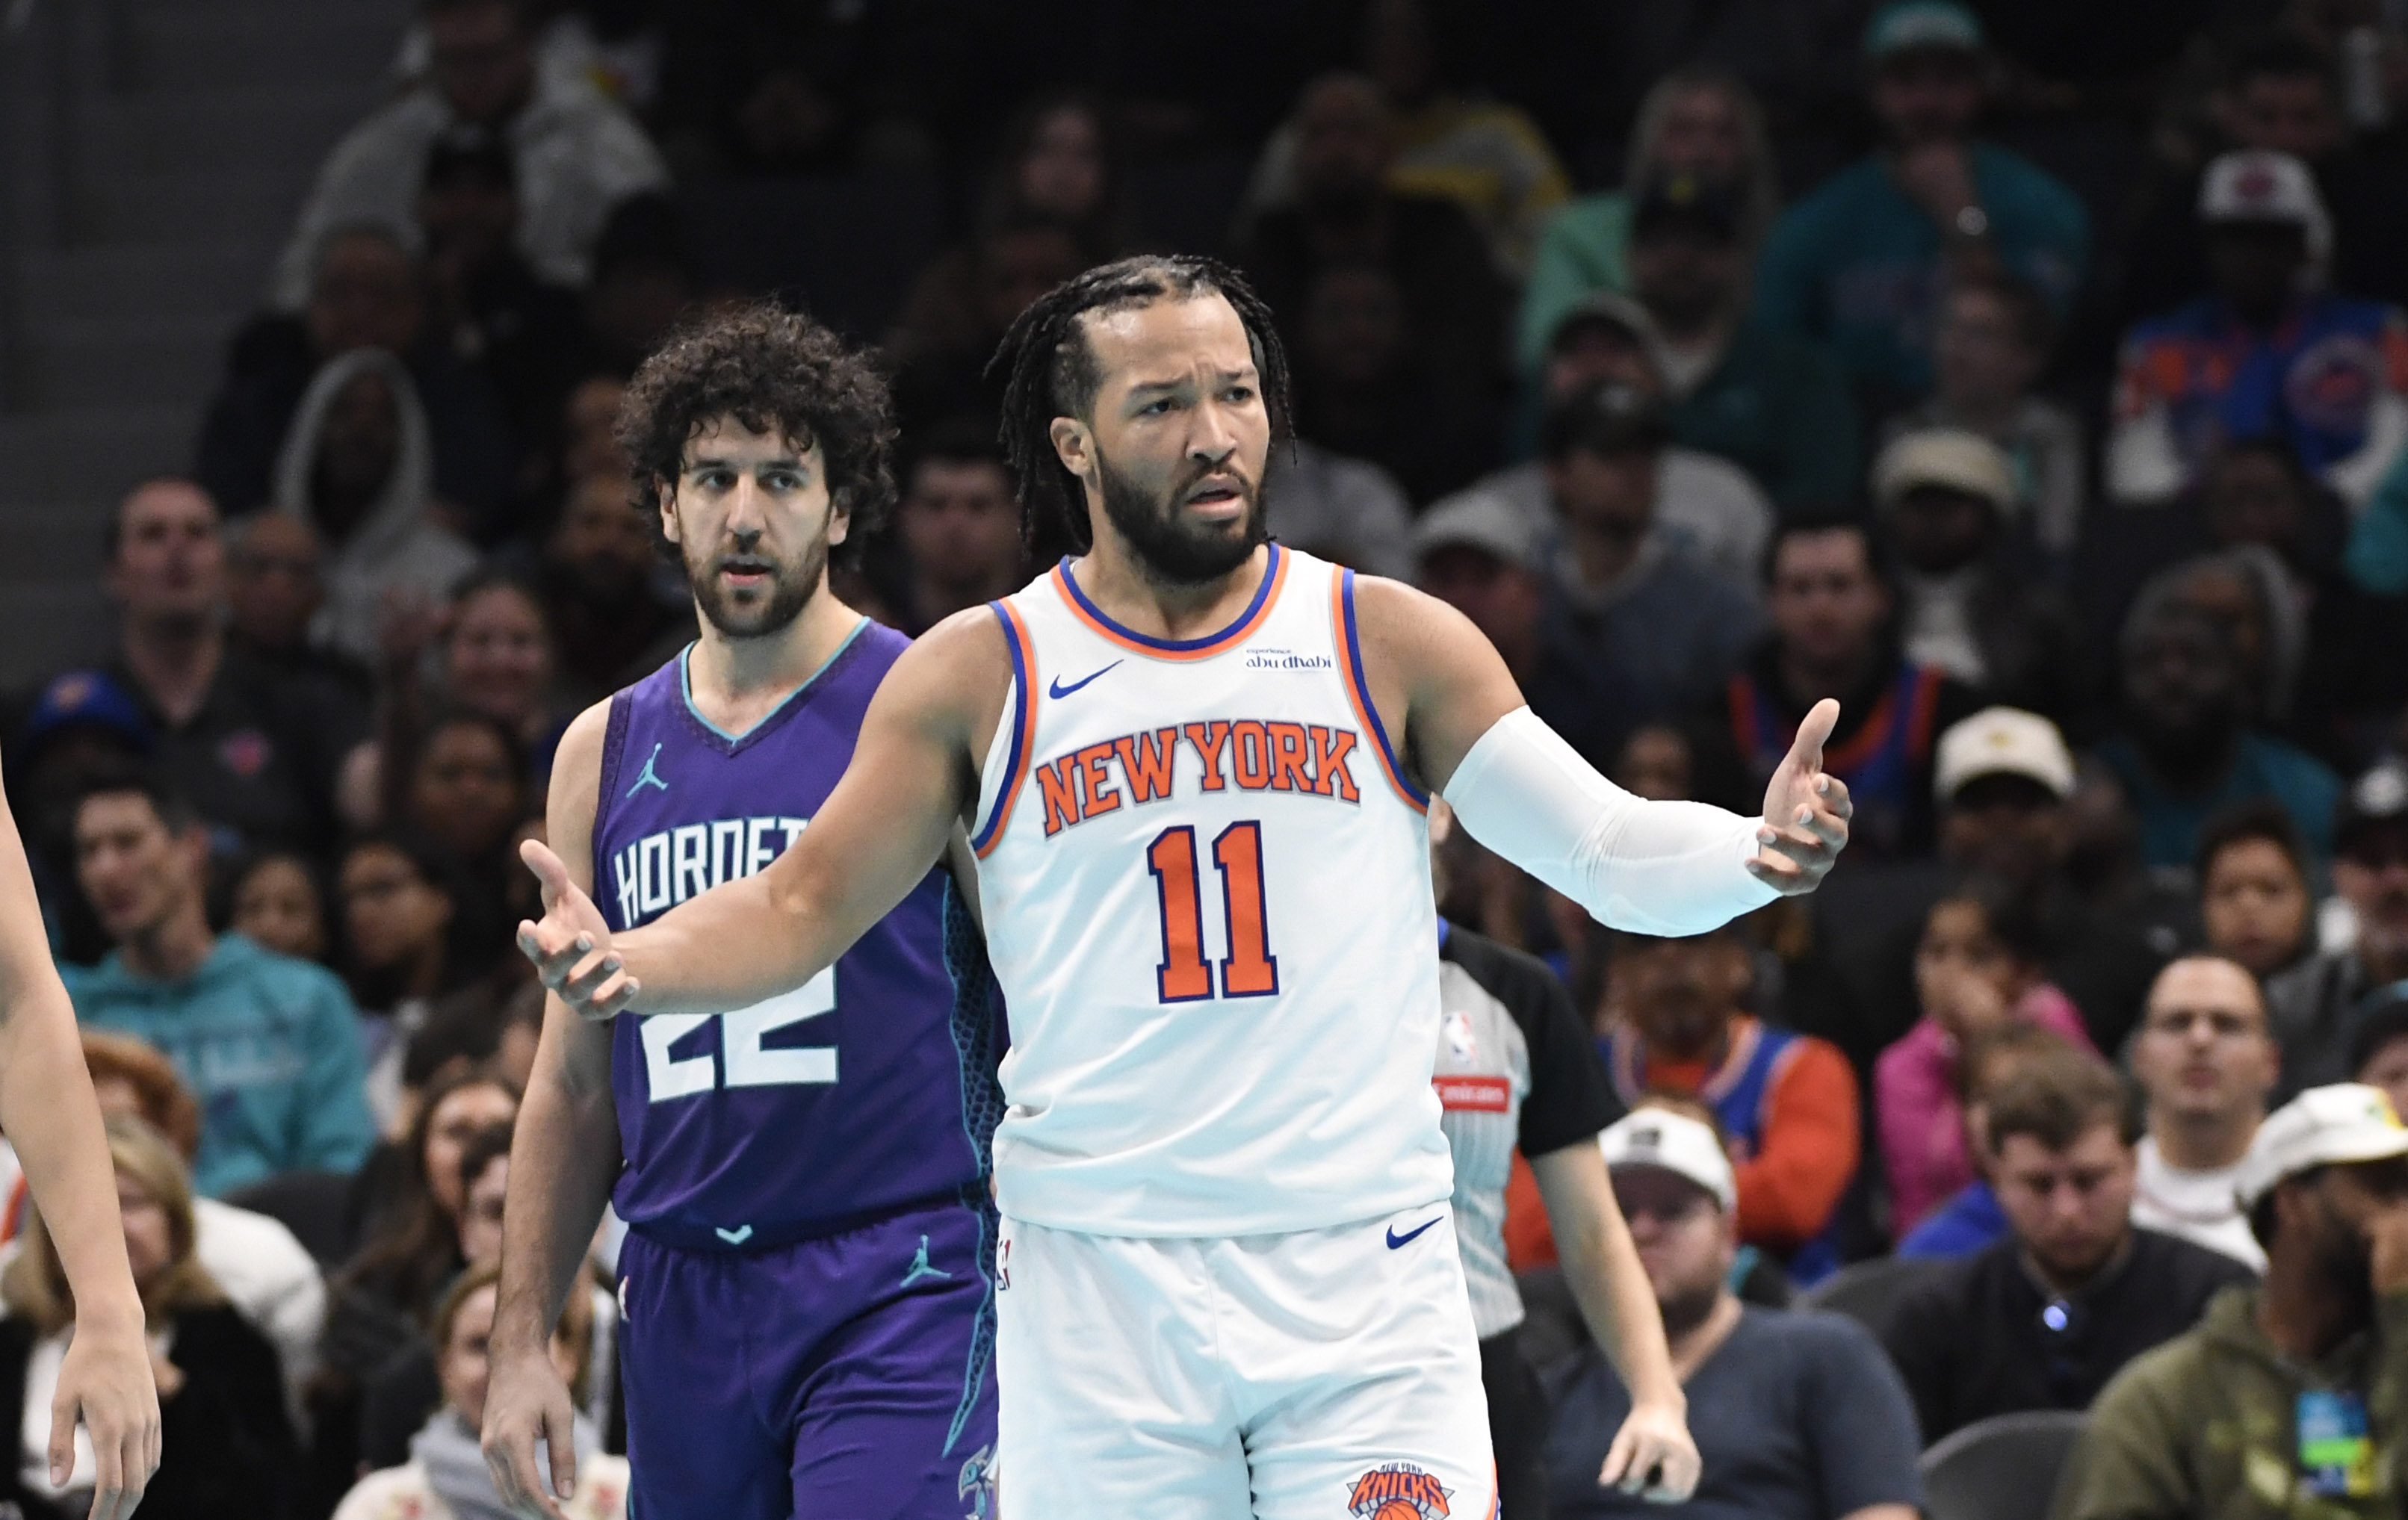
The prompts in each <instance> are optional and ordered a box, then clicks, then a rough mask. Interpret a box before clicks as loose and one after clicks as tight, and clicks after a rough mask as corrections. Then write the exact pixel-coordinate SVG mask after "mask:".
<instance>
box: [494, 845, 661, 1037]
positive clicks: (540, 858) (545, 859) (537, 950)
mask: <svg viewBox="0 0 2408 1520" xmlns="http://www.w3.org/2000/svg"><path fill="white" fill-rule="evenodd" d="M519 858H520V859H521V860H523V861H525V862H526V864H527V868H528V869H529V870H531V871H533V872H535V874H536V880H537V881H538V882H541V883H542V885H543V918H542V920H541V921H540V922H537V923H529V922H528V921H527V920H525V919H521V920H519V953H520V954H523V955H524V956H525V957H526V958H527V959H528V960H530V961H533V962H534V963H535V969H536V974H537V975H538V976H539V977H541V978H542V979H543V984H544V985H545V986H547V987H550V988H551V989H552V991H553V992H555V993H557V994H559V996H560V1000H561V1001H562V1002H564V1003H566V1004H567V1005H568V1006H569V1008H570V1009H571V1010H573V1011H575V1012H576V1013H577V1015H578V1016H579V1017H580V1018H585V1019H593V1020H595V1021H596V1022H604V1021H608V1020H610V1019H615V1018H617V1017H618V1016H619V1015H620V1013H621V1012H623V1011H625V1009H626V1007H627V1005H628V1003H630V1002H631V1001H633V1000H634V998H635V996H636V993H637V990H638V989H637V986H636V982H635V979H634V978H633V977H630V976H628V975H627V974H626V968H625V967H624V965H623V964H622V963H621V961H620V959H619V956H618V954H617V953H616V952H615V951H613V950H612V949H611V948H610V925H609V923H608V921H606V920H605V919H604V918H603V917H602V911H601V910H600V909H598V908H596V907H595V906H594V899H593V898H592V897H589V896H586V895H585V892H584V889H583V888H581V887H580V886H579V885H578V884H577V883H576V882H572V881H570V880H569V879H568V868H567V867H566V866H563V865H562V864H561V863H560V857H559V856H558V855H555V854H553V853H552V851H551V849H550V847H548V846H546V845H545V844H544V843H543V842H542V841H541V840H538V839H529V840H527V841H526V842H525V843H523V844H522V845H520V846H519Z"/></svg>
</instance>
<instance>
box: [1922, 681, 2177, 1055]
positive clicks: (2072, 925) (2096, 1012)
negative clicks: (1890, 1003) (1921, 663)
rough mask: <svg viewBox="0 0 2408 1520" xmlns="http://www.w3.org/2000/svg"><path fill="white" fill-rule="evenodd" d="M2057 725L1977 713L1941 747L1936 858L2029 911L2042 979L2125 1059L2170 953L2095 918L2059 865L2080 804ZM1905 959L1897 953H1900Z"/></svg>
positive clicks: (2094, 1037) (2006, 712) (2113, 921)
mask: <svg viewBox="0 0 2408 1520" xmlns="http://www.w3.org/2000/svg"><path fill="white" fill-rule="evenodd" d="M2080 784H2081V783H2080V780H2079V776H2078V773H2077V770H2076V767H2075V766H2074V764H2073V757H2072V755H2071V753H2068V752H2067V750H2066V747H2065V739H2064V738H2063V737H2062V736H2060V735H2059V734H2058V733H2057V725H2056V724H2052V723H2050V722H2049V721H2048V720H2047V719H2045V718H2042V717H2039V716H2037V715H2036V714H2033V713H2028V712H2018V711H2016V710H2014V709H2012V708H1990V709H1986V710H1983V711H1981V712H1978V713H1975V714H1974V715H1973V716H1972V717H1971V718H1969V719H1967V720H1966V721H1964V722H1963V723H1961V724H1957V725H1956V726H1955V727H1953V728H1951V729H1950V730H1949V731H1948V732H1946V733H1944V734H1942V736H1941V737H1940V765H1939V774H1938V777H1937V779H1936V780H1935V782H1934V786H1933V790H1934V793H1935V795H1936V796H1938V797H1939V799H1940V859H1941V864H1942V867H1944V868H1946V869H1949V870H1952V871H1971V872H1978V873H1983V874H1986V875H1990V876H1995V877H1997V878H1999V879H2000V880H2002V881H2004V882H2007V883H2009V884H2010V885H2011V886H2013V887H2014V891H2015V893H2016V894H2017V896H2021V897H2022V898H2024V899H2025V900H2027V901H2028V902H2029V903H2030V904H2031V905H2032V911H2033V913H2034V914H2035V916H2036V917H2037V919H2038V924H2039V929H2040V934H2041V949H2042V955H2041V964H2042V968H2043V969H2044V970H2045V971H2046V973H2047V975H2048V980H2049V981H2050V982H2053V983H2055V984H2056V985H2057V987H2058V988H2059V989H2061V990H2062V991H2063V992H2064V993H2065V995H2066V996H2067V997H2070V998H2071V999H2072V1000H2073V1004H2074V1006H2075V1007H2076V1008H2078V1009H2080V1010H2081V1011H2082V1020H2083V1025H2084V1026H2085V1028H2087V1029H2088V1030H2089V1031H2090V1042H2091V1043H2092V1044H2093V1045H2094V1046H2096V1047H2097V1048H2098V1049H2100V1050H2102V1051H2112V1050H2118V1049H2120V1048H2122V1046H2123V1043H2124V1037H2125V1035H2126V1034H2127V1033H2128V1032H2129V1030H2130V1029H2131V1026H2132V1021H2133V1020H2134V1019H2135V1018H2137V1017H2138V1016H2139V1014H2140V1011H2141V1004H2142V1001H2143V999H2144V998H2145V997H2147V996H2148V990H2149V984H2150V982H2153V981H2154V980H2156V977H2157V970H2158V968H2160V967H2162V966H2163V965H2164V964H2165V962H2166V957H2167V956H2168V955H2169V954H2171V950H2172V942H2171V940H2170V939H2169V940H2168V941H2167V942H2166V943H2165V944H2163V945H2160V944H2158V943H2157V942H2156V941H2154V940H2152V939H2150V937H2149V934H2148V932H2147V930H2146V929H2145V928H2144V927H2143V926H2142V925H2140V924H2138V923H2136V922H2131V921H2129V920H2128V917H2127V916H2111V915H2108V914H2104V913H2101V912H2100V911H2097V910H2096V909H2095V908H2094V907H2093V905H2092V904H2091V903H2090V902H2089V900H2088V899H2086V898H2085V896H2083V895H2082V894H2081V893H2080V892H2079V891H2077V890H2076V888H2075V886H2074V884H2073V881H2072V878H2071V875H2070V873H2069V871H2068V869H2067V863H2068V861H2069V859H2070V858H2071V853H2072V850H2073V845H2074V839H2075V830H2076V827H2077V822H2076V819H2077V814H2076V812H2075V808H2076V804H2077V803H2078V802H2079V801H2080V800H2081V798H2082V792H2081V791H2080V789H2079V788H2080ZM1900 954H1901V955H1903V954H1904V946H1903V945H1902V944H1901V946H1900Z"/></svg>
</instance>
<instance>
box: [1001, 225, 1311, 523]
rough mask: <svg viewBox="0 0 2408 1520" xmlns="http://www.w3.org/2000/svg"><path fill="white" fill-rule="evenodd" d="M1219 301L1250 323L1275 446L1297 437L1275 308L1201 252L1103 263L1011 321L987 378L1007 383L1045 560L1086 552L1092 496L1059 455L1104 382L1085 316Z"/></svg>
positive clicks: (1008, 427)
mask: <svg viewBox="0 0 2408 1520" xmlns="http://www.w3.org/2000/svg"><path fill="white" fill-rule="evenodd" d="M1207 293H1211V294H1218V295H1219V296H1221V298H1222V299H1224V300H1226V301H1227V302H1228V303H1229V305H1230V307H1231V308H1234V309H1235V310H1236V311H1237V313H1238V320H1239V321H1240V323H1244V324H1245V329H1246V338H1247V341H1248V342H1249V344H1251V346H1252V347H1253V349H1254V368H1255V369H1256V370H1257V371H1258V372H1259V373H1260V374H1261V376H1262V387H1263V405H1264V407H1265V408H1266V409H1268V410H1269V413H1270V422H1271V441H1272V442H1273V443H1274V444H1277V443H1281V442H1283V441H1285V440H1286V439H1287V438H1288V437H1289V436H1290V416H1291V410H1290V407H1289V402H1288V370H1287V351H1286V349H1285V348H1283V346H1282V345H1281V343H1280V337H1279V329H1278V328H1277V327H1276V326H1275V325H1274V324H1273V323H1272V320H1271V310H1270V308H1269V306H1266V305H1265V304H1264V303H1263V298H1262V297H1261V296H1259V295H1257V294H1254V287H1253V286H1251V285H1249V284H1247V283H1246V280H1245V277H1244V276H1243V275H1240V273H1238V271H1237V270H1235V269H1233V268H1231V267H1230V266H1229V265H1226V264H1223V263H1222V262H1221V261H1220V260H1218V259H1208V258H1205V257H1202V256H1201V255H1198V254H1190V253H1175V254H1154V253H1147V254H1140V255H1139V256H1137V257H1135V258H1128V259H1122V260H1119V261H1118V262H1116V263H1112V264H1106V265H1097V267H1095V268H1093V269H1090V270H1088V271H1087V272H1086V273H1084V274H1082V275H1078V276H1076V277H1074V278H1072V279H1069V280H1064V281H1063V282H1062V283H1061V284H1059V285H1056V286H1054V288H1053V289H1052V290H1050V291H1048V292H1046V293H1045V294H1043V295H1040V296H1039V297H1038V298H1037V299H1036V300H1034V301H1032V302H1030V303H1029V305H1028V308H1027V309H1026V310H1025V311H1023V312H1021V314H1020V315H1019V316H1018V317H1016V318H1014V319H1013V320H1012V323H1011V330H1010V331H1009V332H1007V333H1005V334H1004V335H1003V342H1002V344H1001V346H999V347H998V348H997V349H996V351H995V357H994V358H993V359H992V360H990V361H989V362H988V364H987V373H988V374H989V375H994V374H996V373H997V372H998V371H1000V372H1001V373H1002V374H1004V375H1005V376H1006V377H1008V378H1007V379H1006V380H1005V384H1004V391H1003V427H1002V431H1001V437H1002V439H1003V447H1004V450H1005V452H1007V453H1009V454H1010V455H1011V472H1012V474H1013V476H1014V477H1015V478H1017V479H1018V480H1019V482H1020V531H1021V537H1022V538H1023V539H1024V540H1025V542H1026V543H1027V545H1028V548H1029V551H1030V552H1031V553H1032V554H1034V555H1035V556H1036V557H1037V558H1038V560H1039V562H1040V563H1042V562H1043V561H1044V560H1045V559H1047V558H1050V557H1051V556H1052V552H1053V551H1054V547H1055V546H1056V545H1061V544H1067V545H1068V546H1069V548H1070V551H1071V552H1074V553H1085V552H1087V550H1088V549H1089V548H1090V547H1092V545H1091V536H1090V534H1089V532H1088V525H1087V514H1086V511H1085V510H1084V508H1085V506H1086V500H1087V496H1086V490H1085V488H1084V487H1083V486H1082V485H1081V484H1080V483H1079V480H1078V477H1076V476H1074V475H1072V474H1071V473H1070V471H1069V469H1068V467H1067V466H1064V465H1063V463H1062V459H1061V456H1060V455H1058V454H1056V453H1055V452H1054V437H1053V430H1054V418H1056V417H1084V416H1086V415H1087V412H1088V410H1089V409H1091V408H1093V407H1094V405H1095V402H1096V387H1097V386H1098V385H1100V384H1102V383H1103V378H1104V377H1103V374H1102V372H1101V370H1099V369H1098V368H1097V364H1096V355H1095V351H1094V350H1092V349H1090V348H1089V347H1088V346H1087V335H1086V332H1085V329H1084V327H1083V326H1082V323H1081V321H1080V319H1081V318H1082V317H1084V316H1085V315H1086V314H1087V313H1088V312H1091V311H1117V310H1120V309H1123V308H1127V307H1138V306H1150V305H1152V304H1153V303H1154V302H1155V301H1159V300H1163V299H1165V298H1169V297H1175V298H1178V299H1181V300H1184V299H1187V298H1189V297H1191V296H1196V295H1201V294H1207Z"/></svg>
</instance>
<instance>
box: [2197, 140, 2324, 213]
mask: <svg viewBox="0 0 2408 1520" xmlns="http://www.w3.org/2000/svg"><path fill="white" fill-rule="evenodd" d="M2199 219H2200V221H2201V222H2289V223H2291V224H2292V225H2294V226H2299V227H2310V228H2314V227H2318V226H2321V225H2323V223H2324V221H2325V202H2324V197H2323V196H2322V195H2320V194H2317V193H2316V182H2315V179H2314V178H2313V177H2311V176H2310V175H2309V173H2308V166H2307V165H2304V164H2302V163H2300V161H2299V160H2298V159H2296V158H2293V157H2292V156H2291V155H2290V154H2288V153H2276V152H2271V151H2266V150H2264V149H2254V148H2253V149H2247V150H2243V151H2240V152H2236V153H2226V154H2224V155H2222V156H2221V157H2219V158H2217V159H2216V160H2215V161H2214V163H2212V164H2210V165H2208V166H2207V173H2206V174H2204V175H2202V176H2201V177H2200V181H2199Z"/></svg>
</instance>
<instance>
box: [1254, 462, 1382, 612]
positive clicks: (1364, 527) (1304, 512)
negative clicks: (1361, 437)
mask: <svg viewBox="0 0 2408 1520" xmlns="http://www.w3.org/2000/svg"><path fill="white" fill-rule="evenodd" d="M1263 500H1264V504H1265V508H1266V509H1267V510H1268V511H1269V513H1270V514H1271V523H1272V524H1273V525H1272V530H1271V531H1272V533H1273V534H1274V535H1275V536H1276V537H1277V538H1279V540H1280V542H1282V543H1284V544H1289V545H1292V546H1293V547H1295V548H1297V549H1301V550H1304V551H1306V552H1309V553H1314V554H1318V555H1320V556H1321V557H1322V558H1324V559H1326V560H1330V561H1333V562H1335V563H1337V564H1340V565H1343V566H1348V567H1349V568H1351V569H1355V570H1360V571H1361V572H1363V573H1364V574H1365V575H1383V576H1386V577H1387V578H1389V579H1390V580H1392V581H1411V580H1412V578H1413V559H1412V527H1413V512H1412V498H1410V497H1408V496H1407V495H1405V490H1404V487H1402V486H1400V485H1398V483H1397V480H1396V477H1394V476H1392V475H1390V474H1389V473H1388V472H1387V471H1386V470H1384V469H1382V468H1381V467H1380V466H1377V465H1375V464H1373V463H1371V462H1370V461H1369V460H1368V459H1350V458H1348V457H1346V456H1345V455H1343V454H1340V453H1335V452H1331V451H1329V450H1327V449H1325V448H1323V447H1322V446H1321V445H1319V444H1317V443H1312V442H1310V441H1308V440H1305V439H1302V438H1299V439H1297V441H1296V442H1295V444H1293V445H1292V446H1291V447H1290V448H1288V449H1283V450H1280V451H1277V452H1274V453H1273V454H1272V456H1271V466H1270V469H1269V473H1268V476H1267V477H1266V479H1265V480H1264V482H1263Z"/></svg>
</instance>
